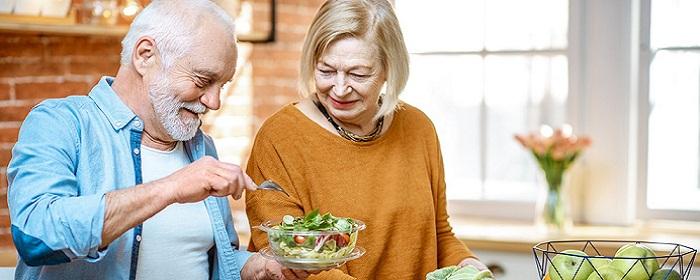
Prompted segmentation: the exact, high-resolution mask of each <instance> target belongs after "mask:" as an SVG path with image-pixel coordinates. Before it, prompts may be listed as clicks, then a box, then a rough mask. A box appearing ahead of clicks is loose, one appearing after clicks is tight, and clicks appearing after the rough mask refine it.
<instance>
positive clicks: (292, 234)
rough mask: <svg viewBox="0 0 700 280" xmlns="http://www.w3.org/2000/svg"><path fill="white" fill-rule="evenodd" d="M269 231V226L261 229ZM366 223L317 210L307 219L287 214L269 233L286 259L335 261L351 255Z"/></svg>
mask: <svg viewBox="0 0 700 280" xmlns="http://www.w3.org/2000/svg"><path fill="white" fill-rule="evenodd" d="M261 228H262V229H263V230H265V226H264V225H263V227H261ZM361 229H364V224H362V222H359V221H355V220H353V219H350V218H339V217H335V216H333V215H331V214H330V213H326V214H323V215H321V214H320V213H319V211H318V209H315V210H313V211H311V212H310V213H308V214H307V215H306V216H303V217H293V216H290V215H285V216H284V217H283V218H282V221H281V222H280V223H279V224H276V225H272V226H271V227H269V228H268V229H267V230H266V231H267V234H268V239H269V241H270V245H271V248H272V249H273V251H274V253H275V255H278V256H280V257H285V258H297V259H318V260H333V259H339V258H344V257H346V256H348V255H350V254H351V253H352V252H353V250H354V249H355V243H356V242H357V233H358V231H359V230H361Z"/></svg>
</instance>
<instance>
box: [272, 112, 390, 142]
mask: <svg viewBox="0 0 700 280" xmlns="http://www.w3.org/2000/svg"><path fill="white" fill-rule="evenodd" d="M297 103H299V102H293V103H290V104H288V105H287V106H286V107H285V108H284V109H285V110H289V111H291V114H292V115H293V116H294V117H295V118H297V119H301V121H300V123H301V124H304V126H305V127H308V128H309V129H310V130H312V131H313V132H314V133H315V134H318V135H320V136H321V137H324V138H326V139H329V140H331V141H333V142H336V143H340V144H344V145H350V146H355V147H369V146H374V145H379V144H381V143H384V142H385V141H388V140H387V139H391V138H393V135H394V134H395V133H396V130H398V129H399V128H398V126H399V123H400V119H401V114H400V113H399V112H400V111H401V110H396V111H395V112H394V116H393V120H392V121H391V124H390V125H389V128H387V131H386V132H385V133H384V135H381V136H379V138H377V139H374V140H372V141H369V142H354V141H350V140H348V139H345V138H343V137H342V136H340V135H337V134H334V133H333V132H331V131H328V130H327V129H325V128H323V127H322V126H321V125H319V124H317V123H316V122H314V121H313V120H312V119H310V118H309V117H307V116H306V114H304V112H302V111H301V110H299V108H297V107H296V106H295V105H296V104H297ZM302 129H303V128H302Z"/></svg>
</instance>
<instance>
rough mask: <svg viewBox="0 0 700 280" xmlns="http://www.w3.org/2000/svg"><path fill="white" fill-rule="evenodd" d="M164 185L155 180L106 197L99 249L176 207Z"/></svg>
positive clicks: (111, 193) (114, 192)
mask: <svg viewBox="0 0 700 280" xmlns="http://www.w3.org/2000/svg"><path fill="white" fill-rule="evenodd" d="M163 184H165V183H164V182H163V181H161V180H156V181H153V182H151V183H147V184H142V185H137V186H134V187H131V188H128V189H123V190H118V191H113V192H109V193H107V194H106V195H105V218H104V226H103V228H102V242H101V243H100V249H102V248H105V247H107V245H109V244H110V243H112V241H114V240H115V239H117V238H118V237H119V236H120V235H122V234H123V233H124V232H126V231H127V230H129V229H131V228H133V227H135V226H136V225H138V224H141V223H143V222H144V221H145V220H147V219H148V218H150V217H152V216H153V215H155V214H157V213H158V212H160V211H161V210H163V209H164V208H165V207H167V206H168V205H170V204H172V203H173V200H172V199H171V198H170V197H169V196H168V194H167V192H164V191H163V190H164V189H165V186H164V185H163Z"/></svg>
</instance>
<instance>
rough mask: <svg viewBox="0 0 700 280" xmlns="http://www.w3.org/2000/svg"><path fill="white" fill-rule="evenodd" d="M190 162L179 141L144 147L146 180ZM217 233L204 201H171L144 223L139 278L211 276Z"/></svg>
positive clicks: (137, 276)
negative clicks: (164, 148)
mask: <svg viewBox="0 0 700 280" xmlns="http://www.w3.org/2000/svg"><path fill="white" fill-rule="evenodd" d="M189 163H190V160H189V159H188V157H187V154H186V153H185V151H184V149H183V145H182V142H178V144H177V146H176V147H175V149H173V150H172V151H160V150H156V149H152V148H149V147H146V146H143V145H142V146H141V168H142V178H143V182H144V183H147V182H150V181H153V180H157V179H160V178H163V177H165V176H168V175H170V174H172V173H173V172H175V171H177V170H178V169H180V168H182V167H184V166H186V165H187V164H189ZM213 246H214V232H213V230H212V225H211V221H209V215H208V214H207V209H206V207H205V206H204V202H201V201H200V202H197V203H186V204H179V203H175V204H171V205H170V206H168V207H166V208H165V209H163V210H162V211H160V212H159V213H158V214H156V215H155V216H153V217H151V218H150V219H148V220H146V221H145V222H144V223H143V231H142V234H141V245H140V249H139V259H138V266H137V268H136V279H149V280H152V279H155V280H157V279H209V258H208V254H207V252H208V251H209V249H211V248H212V247H213Z"/></svg>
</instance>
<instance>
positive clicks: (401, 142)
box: [246, 104, 473, 279]
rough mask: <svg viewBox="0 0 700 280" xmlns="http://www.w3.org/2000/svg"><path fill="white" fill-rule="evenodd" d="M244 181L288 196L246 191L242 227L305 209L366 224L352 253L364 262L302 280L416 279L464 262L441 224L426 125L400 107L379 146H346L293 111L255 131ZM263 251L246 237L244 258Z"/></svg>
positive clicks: (440, 180)
mask: <svg viewBox="0 0 700 280" xmlns="http://www.w3.org/2000/svg"><path fill="white" fill-rule="evenodd" d="M246 170H247V173H248V175H250V176H251V177H252V178H253V180H254V181H255V182H256V183H261V182H262V181H264V180H266V179H273V180H275V181H276V182H278V183H279V184H280V185H282V187H284V188H285V190H286V191H287V192H289V193H290V195H291V197H289V198H288V197H286V196H285V195H284V194H281V193H277V192H269V191H256V192H247V194H246V211H247V214H248V218H249V220H250V224H251V227H252V226H256V225H260V224H261V223H262V222H264V221H267V220H271V219H279V218H281V217H282V216H284V215H293V216H302V215H304V213H308V212H310V211H312V210H313V209H316V208H318V209H320V211H321V213H325V212H330V213H331V214H333V215H334V216H336V217H350V218H354V219H359V220H362V221H364V222H365V224H366V225H367V229H366V230H364V231H362V232H360V234H359V237H358V241H357V246H360V247H363V248H365V249H366V250H367V253H366V254H365V255H364V256H362V257H361V258H359V259H357V260H353V261H350V262H348V263H346V264H345V265H343V266H341V267H340V268H339V269H334V270H330V271H325V272H322V273H320V274H318V275H315V276H312V277H310V278H309V279H425V275H426V274H427V273H428V272H430V271H433V270H435V269H437V268H439V267H444V266H448V265H456V264H458V263H459V262H460V261H461V260H463V259H464V258H467V257H470V256H473V254H472V253H471V252H470V251H469V249H468V248H467V247H466V246H465V245H464V244H463V243H462V242H461V241H459V240H458V239H457V238H456V237H455V236H454V234H453V233H452V227H451V226H450V224H449V223H448V221H447V218H448V216H447V211H446V200H445V180H444V170H443V165H442V156H441V154H440V146H439V143H438V138H437V135H436V133H435V129H434V127H433V124H432V123H431V122H430V120H429V119H428V117H427V116H426V115H425V114H423V113H422V112H421V111H420V110H418V109H416V108H414V107H412V106H410V105H407V104H403V108H402V109H400V110H398V111H397V112H396V113H395V115H394V119H393V122H392V123H391V127H390V128H389V129H388V130H387V131H386V132H385V134H384V135H382V136H381V137H380V138H378V139H376V140H374V141H371V142H367V143H355V142H352V141H348V140H346V139H344V138H342V137H340V136H338V135H336V134H333V133H331V132H330V131H327V130H326V129H324V128H322V127H321V126H319V125H318V124H316V123H315V122H313V121H312V120H310V119H309V118H307V117H306V115H304V114H303V113H302V112H301V111H299V110H298V109H297V108H295V107H294V105H291V104H290V105H287V106H285V107H284V108H282V109H281V110H280V111H279V112H277V113H276V114H274V115H273V116H271V117H270V118H269V119H267V120H266V121H265V123H264V124H263V126H262V127H261V128H260V130H259V132H258V134H257V136H256V139H255V142H254V145H253V149H252V152H251V156H250V159H249V161H248V167H247V169H246ZM265 246H268V242H267V235H266V234H265V233H264V232H262V231H260V230H257V229H253V230H252V238H251V242H250V244H249V246H248V249H249V250H250V251H257V250H259V249H261V248H263V247H265Z"/></svg>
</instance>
